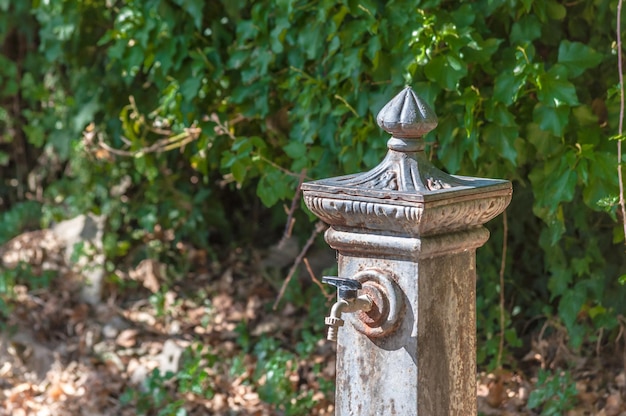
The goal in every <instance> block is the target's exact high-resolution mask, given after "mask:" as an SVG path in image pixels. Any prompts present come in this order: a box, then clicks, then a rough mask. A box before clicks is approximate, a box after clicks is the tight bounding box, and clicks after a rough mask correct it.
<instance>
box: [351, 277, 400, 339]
mask: <svg viewBox="0 0 626 416" xmlns="http://www.w3.org/2000/svg"><path fill="white" fill-rule="evenodd" d="M352 279H354V280H358V281H359V282H361V284H362V285H363V289H362V290H361V292H362V293H364V294H366V295H368V296H369V297H370V299H371V300H372V302H373V303H374V305H375V306H376V307H374V308H372V310H371V311H370V312H360V313H358V314H356V319H351V321H352V325H353V326H354V328H355V329H356V330H357V331H359V332H362V333H363V334H365V335H367V336H368V337H372V338H378V337H382V336H385V335H388V334H390V333H392V332H393V331H394V330H395V329H396V328H397V326H398V324H399V323H400V320H401V319H400V318H401V316H402V311H403V310H404V300H403V297H402V292H401V291H400V288H399V287H398V285H397V284H396V282H395V280H394V279H393V277H392V276H391V275H390V274H389V273H388V272H384V271H382V270H378V269H367V270H363V271H361V272H359V273H357V274H356V275H354V277H352Z"/></svg>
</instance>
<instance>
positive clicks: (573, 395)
mask: <svg viewBox="0 0 626 416" xmlns="http://www.w3.org/2000/svg"><path fill="white" fill-rule="evenodd" d="M577 395H578V391H577V390H576V383H575V382H574V381H573V380H572V376H571V374H570V373H569V372H568V371H560V372H559V373H558V374H554V373H553V372H551V371H547V370H544V369H541V370H539V374H538V375H537V384H536V386H535V390H533V391H532V392H531V393H530V396H529V397H528V408H529V409H538V410H539V411H540V412H541V413H540V414H541V416H551V415H562V414H565V413H566V412H567V411H568V410H571V409H572V408H573V407H574V405H575V404H576V401H577Z"/></svg>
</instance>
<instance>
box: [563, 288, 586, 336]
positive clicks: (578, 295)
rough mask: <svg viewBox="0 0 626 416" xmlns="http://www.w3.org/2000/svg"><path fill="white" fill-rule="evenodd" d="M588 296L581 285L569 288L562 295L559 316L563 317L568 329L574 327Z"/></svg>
mask: <svg viewBox="0 0 626 416" xmlns="http://www.w3.org/2000/svg"><path fill="white" fill-rule="evenodd" d="M586 297H587V293H586V290H584V288H583V287H581V286H580V285H578V286H574V287H573V288H571V289H569V290H568V291H566V292H565V294H563V296H562V297H561V300H560V301H559V316H560V317H561V319H563V323H564V324H565V326H566V327H567V328H568V329H571V328H573V327H574V324H575V323H576V319H577V318H578V313H579V312H580V310H581V308H582V307H583V305H584V303H585V299H586Z"/></svg>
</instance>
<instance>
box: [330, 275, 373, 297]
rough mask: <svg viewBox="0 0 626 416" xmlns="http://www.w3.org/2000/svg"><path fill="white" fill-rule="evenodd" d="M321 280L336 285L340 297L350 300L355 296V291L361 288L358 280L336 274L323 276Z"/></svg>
mask: <svg viewBox="0 0 626 416" xmlns="http://www.w3.org/2000/svg"><path fill="white" fill-rule="evenodd" d="M322 282H324V283H326V284H329V285H332V286H335V287H337V292H338V293H339V298H340V299H346V300H351V299H355V298H356V297H357V291H358V290H359V289H362V288H363V285H362V284H361V282H359V281H358V280H354V279H348V278H345V277H337V276H324V277H322Z"/></svg>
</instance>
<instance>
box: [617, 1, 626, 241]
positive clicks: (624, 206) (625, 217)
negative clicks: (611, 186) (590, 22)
mask: <svg viewBox="0 0 626 416" xmlns="http://www.w3.org/2000/svg"><path fill="white" fill-rule="evenodd" d="M622 3H623V0H619V2H618V3H617V68H618V72H619V101H620V102H619V131H618V134H619V137H620V139H619V140H618V141H617V178H618V180H619V206H620V208H621V211H622V224H623V226H624V244H626V203H625V202H624V180H623V178H622V134H623V130H624V71H623V68H622V33H621V31H622Z"/></svg>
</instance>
